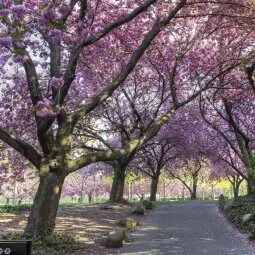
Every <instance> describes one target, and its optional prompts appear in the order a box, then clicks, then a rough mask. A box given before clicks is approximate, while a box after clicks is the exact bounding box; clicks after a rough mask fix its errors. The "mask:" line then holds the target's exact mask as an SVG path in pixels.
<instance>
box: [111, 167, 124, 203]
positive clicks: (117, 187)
mask: <svg viewBox="0 0 255 255" xmlns="http://www.w3.org/2000/svg"><path fill="white" fill-rule="evenodd" d="M125 178H126V168H125V167H124V166H121V165H120V164H116V166H115V167H114V177H113V183H112V188H111V193H110V202H117V203H118V202H121V201H122V200H123V192H124V186H125Z"/></svg>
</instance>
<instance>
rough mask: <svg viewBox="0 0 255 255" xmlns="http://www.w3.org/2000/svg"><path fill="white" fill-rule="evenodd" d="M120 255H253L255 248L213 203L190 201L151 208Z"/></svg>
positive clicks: (254, 254)
mask: <svg viewBox="0 0 255 255" xmlns="http://www.w3.org/2000/svg"><path fill="white" fill-rule="evenodd" d="M120 254H122V255H139V254H143V255H169V254H178V255H203V254H206V255H255V250H254V249H253V247H251V245H250V244H249V243H248V242H247V241H246V239H245V238H244V237H243V236H242V235H241V234H240V233H238V232H237V231H236V230H234V228H233V227H232V226H231V225H230V224H229V223H227V221H226V220H225V219H224V218H223V217H221V215H220V213H219V212H218V210H217V205H216V204H215V203H213V202H203V201H201V202H200V201H194V202H192V201H191V202H187V203H176V204H169V205H163V206H160V207H158V208H156V209H154V210H153V211H152V212H151V214H150V215H148V216H147V217H146V219H145V222H144V224H143V226H142V227H141V228H140V229H139V230H138V231H137V232H136V233H135V234H134V240H133V242H132V243H129V244H125V245H124V247H123V248H122V249H121V252H120Z"/></svg>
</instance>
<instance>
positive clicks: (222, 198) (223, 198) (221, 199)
mask: <svg viewBox="0 0 255 255" xmlns="http://www.w3.org/2000/svg"><path fill="white" fill-rule="evenodd" d="M225 203H226V200H225V197H224V195H223V194H220V196H219V207H220V209H223V208H224V206H225Z"/></svg>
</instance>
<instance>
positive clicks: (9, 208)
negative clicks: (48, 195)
mask: <svg viewBox="0 0 255 255" xmlns="http://www.w3.org/2000/svg"><path fill="white" fill-rule="evenodd" d="M31 206H32V205H26V204H24V205H2V206H0V213H6V212H17V213H19V212H29V211H30V209H31Z"/></svg>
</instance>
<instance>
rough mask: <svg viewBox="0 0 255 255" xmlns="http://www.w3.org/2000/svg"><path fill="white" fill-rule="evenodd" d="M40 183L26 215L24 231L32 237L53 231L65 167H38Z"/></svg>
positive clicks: (45, 234)
mask: <svg viewBox="0 0 255 255" xmlns="http://www.w3.org/2000/svg"><path fill="white" fill-rule="evenodd" d="M40 170H41V171H40V172H42V175H41V176H40V183H39V187H38V190H37V193H36V196H35V198H34V203H33V206H32V209H31V212H30V215H29V217H28V222H27V226H26V229H25V233H26V234H29V235H32V236H33V237H38V236H40V237H41V236H47V235H49V234H51V233H52V232H53V231H54V228H55V221H56V216H57V210H58V205H59V200H60V196H61V191H62V187H63V184H64V180H65V177H66V171H65V169H62V168H59V169H54V170H51V169H50V166H49V165H47V166H44V167H43V169H40Z"/></svg>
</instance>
